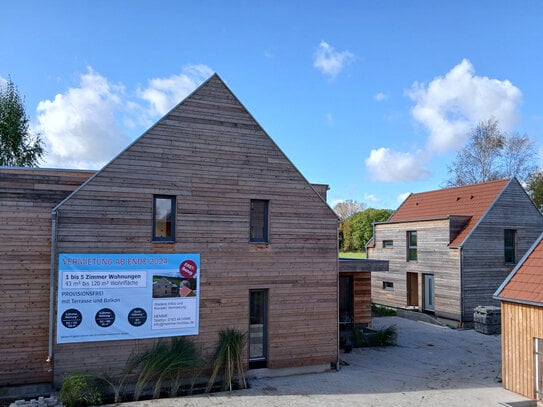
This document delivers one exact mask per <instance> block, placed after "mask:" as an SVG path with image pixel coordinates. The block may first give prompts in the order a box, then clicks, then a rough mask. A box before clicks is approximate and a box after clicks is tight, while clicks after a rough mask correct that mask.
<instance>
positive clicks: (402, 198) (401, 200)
mask: <svg viewBox="0 0 543 407" xmlns="http://www.w3.org/2000/svg"><path fill="white" fill-rule="evenodd" d="M409 195H411V192H404V193H403V194H400V195H398V196H397V197H396V202H398V203H399V204H401V203H403V201H405V200H406V199H407V197H408V196H409Z"/></svg>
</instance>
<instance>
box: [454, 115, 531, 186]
mask: <svg viewBox="0 0 543 407" xmlns="http://www.w3.org/2000/svg"><path fill="white" fill-rule="evenodd" d="M536 157H537V153H536V150H535V145H534V142H533V141H532V140H530V138H529V137H528V136H527V135H525V134H524V135H519V134H514V135H507V134H506V133H504V132H502V131H501V130H500V129H499V127H498V121H497V120H496V119H495V118H490V119H488V120H487V121H482V122H480V123H479V124H478V125H477V127H475V128H474V129H473V130H472V131H471V134H470V142H469V144H468V145H467V146H466V147H464V148H463V149H461V150H460V151H459V152H458V153H457V155H456V159H455V160H454V161H453V162H452V164H451V165H450V166H449V167H448V172H449V179H448V180H447V182H446V186H460V185H468V184H476V183H479V182H485V181H494V180H497V179H502V178H513V177H517V178H518V179H519V180H520V181H526V180H527V179H528V178H529V177H530V175H531V174H532V173H533V172H534V171H535V170H536V168H537V166H536Z"/></svg>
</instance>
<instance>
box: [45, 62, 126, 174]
mask: <svg viewBox="0 0 543 407" xmlns="http://www.w3.org/2000/svg"><path fill="white" fill-rule="evenodd" d="M123 92H124V91H123V88H122V86H120V85H113V84H111V83H109V82H108V80H107V79H106V78H104V77H103V76H101V75H100V74H98V73H96V72H95V71H93V70H92V68H88V72H87V73H86V74H84V75H82V76H81V81H80V83H79V86H78V87H75V88H70V89H68V90H67V91H66V92H65V93H64V94H58V95H56V96H55V98H54V99H53V100H44V101H41V102H40V103H39V104H38V107H37V111H38V117H37V125H36V130H37V131H39V132H40V133H41V134H42V137H43V138H44V141H45V148H46V154H45V164H44V166H53V167H57V166H60V167H76V168H87V167H94V168H95V167H96V166H101V165H103V164H104V163H106V162H107V161H108V160H110V159H111V158H112V157H113V155H114V154H116V153H118V152H119V151H120V150H121V149H122V148H124V147H125V146H126V145H127V144H128V142H129V140H128V138H127V136H126V134H125V133H124V132H123V131H122V129H121V128H120V126H119V124H118V122H117V119H116V117H115V113H117V112H119V111H121V110H122V109H123V97H124V94H123Z"/></svg>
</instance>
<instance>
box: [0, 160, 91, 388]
mask: <svg viewBox="0 0 543 407" xmlns="http://www.w3.org/2000/svg"><path fill="white" fill-rule="evenodd" d="M92 174H93V172H89V171H62V170H40V169H28V168H27V169H23V168H7V167H3V168H0V225H1V227H2V244H0V259H1V260H2V262H1V265H0V298H1V300H0V301H1V302H0V304H1V306H0V308H1V310H2V311H1V312H0V353H1V354H2V357H1V358H0V386H9V385H14V384H30V383H40V382H50V381H51V379H52V374H51V365H50V364H49V363H48V362H46V359H47V357H48V337H49V309H50V307H49V305H50V303H49V294H50V284H49V281H50V273H51V209H52V208H53V207H54V206H55V205H57V204H58V203H59V202H60V201H61V200H62V199H64V198H66V196H68V194H70V193H71V192H72V191H73V190H74V189H75V188H77V187H78V186H79V185H81V183H83V182H84V181H85V180H86V179H87V178H88V177H89V176H91V175H92Z"/></svg>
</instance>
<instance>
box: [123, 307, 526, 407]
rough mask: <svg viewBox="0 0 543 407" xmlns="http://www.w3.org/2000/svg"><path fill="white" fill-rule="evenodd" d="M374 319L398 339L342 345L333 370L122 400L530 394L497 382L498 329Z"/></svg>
mask: <svg viewBox="0 0 543 407" xmlns="http://www.w3.org/2000/svg"><path fill="white" fill-rule="evenodd" d="M373 324H374V328H382V327H387V326H390V325H395V326H396V329H397V332H398V339H397V346H392V347H372V348H356V349H353V352H352V353H349V354H346V353H343V352H342V353H341V359H342V361H343V362H344V363H342V366H341V369H340V371H337V372H336V371H330V372H325V373H316V374H305V375H295V376H287V377H277V378H266V379H255V380H251V382H250V385H251V388H250V389H248V390H239V391H233V392H231V393H230V392H224V393H213V394H205V395H195V396H189V397H182V398H176V399H161V400H153V401H141V402H137V403H127V404H123V406H126V407H165V406H195V407H196V406H255V405H256V406H274V407H281V406H285V407H287V406H288V407H292V406H332V405H333V406H379V407H383V406H384V407H386V406H395V407H396V406H432V407H434V406H462V407H466V406H468V407H469V406H499V405H507V403H512V404H511V405H523V404H524V403H523V402H528V399H526V398H524V397H521V396H519V395H518V394H515V393H512V392H509V391H507V390H505V389H504V388H503V387H502V385H501V382H500V376H501V372H500V370H501V367H500V364H501V342H500V341H501V336H500V335H484V334H481V333H478V332H476V331H474V330H467V329H466V330H462V329H460V330H454V329H450V328H447V327H442V326H438V325H433V324H428V323H425V322H418V321H413V320H409V319H404V318H399V317H381V318H375V319H374V322H373ZM519 402H520V404H519ZM534 405H535V404H534Z"/></svg>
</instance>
